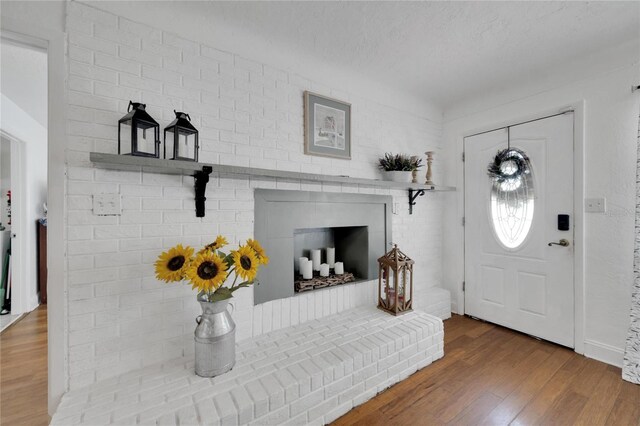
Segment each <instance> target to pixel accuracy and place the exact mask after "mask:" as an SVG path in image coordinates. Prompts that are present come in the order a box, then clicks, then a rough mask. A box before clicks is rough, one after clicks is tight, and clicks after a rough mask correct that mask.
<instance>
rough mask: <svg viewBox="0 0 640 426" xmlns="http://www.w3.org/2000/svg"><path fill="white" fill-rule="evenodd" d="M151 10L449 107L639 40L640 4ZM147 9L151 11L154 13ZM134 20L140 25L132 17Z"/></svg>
mask: <svg viewBox="0 0 640 426" xmlns="http://www.w3.org/2000/svg"><path fill="white" fill-rule="evenodd" d="M127 3H129V5H128V6H126V7H127V8H128V10H131V3H130V2H127ZM138 5H139V6H140V5H141V3H138ZM154 5H155V6H154V7H163V8H169V9H171V10H170V11H169V12H170V13H171V14H172V16H173V17H174V19H175V20H174V21H173V22H174V23H176V25H180V26H181V27H182V26H183V25H182V24H183V23H184V20H183V21H182V22H180V20H179V18H177V17H178V16H183V17H188V16H191V17H192V18H193V19H194V23H195V22H197V23H202V22H203V21H206V22H208V25H210V31H211V35H212V37H211V38H215V37H218V38H219V39H220V38H222V37H221V36H222V33H223V32H224V31H226V35H227V37H229V36H230V37H233V36H234V35H235V36H236V37H238V38H240V37H244V36H245V34H246V33H247V32H248V33H251V34H252V35H253V37H254V40H255V43H256V44H260V43H262V45H263V47H264V49H266V50H268V49H278V48H280V49H284V50H286V51H288V52H290V53H291V54H294V55H295V54H299V55H301V57H308V56H309V55H311V56H313V57H315V58H317V59H319V60H321V61H323V62H324V63H329V64H332V65H334V66H337V67H343V68H347V69H350V70H355V71H356V72H358V73H361V74H363V75H366V76H367V77H368V78H370V79H372V80H374V81H379V82H380V83H382V84H384V85H386V86H389V87H393V88H396V89H400V90H403V91H408V92H411V93H413V94H415V95H418V96H420V97H423V98H426V99H429V100H431V101H433V102H435V103H437V104H439V105H441V106H443V107H446V106H450V105H452V104H454V103H456V102H459V101H461V100H463V99H466V98H471V97H474V96H477V95H479V94H482V93H486V92H487V91H491V90H496V89H501V88H506V87H510V86H513V85H517V84H518V83H519V82H522V80H532V79H536V78H539V77H547V76H548V75H549V74H553V73H554V72H556V73H557V72H560V71H559V70H560V69H562V70H563V71H562V72H566V70H567V68H566V67H561V65H563V64H566V63H568V62H571V61H574V60H576V59H578V58H581V57H585V56H589V55H592V54H593V53H595V52H598V51H601V50H604V49H607V48H610V47H613V46H616V45H619V44H620V43H623V42H626V41H629V40H632V39H636V40H637V39H640V2H536V1H531V2H366V1H365V2H315V1H308V2H306V1H305V2H238V1H231V2H168V3H163V4H162V5H161V6H160V4H159V3H154ZM115 7H116V6H115V3H109V4H107V5H106V8H107V9H112V10H113V9H114V8H115ZM145 7H147V10H149V8H148V7H149V4H148V3H147V5H146V6H145ZM127 8H125V7H123V8H121V10H119V11H117V12H120V13H123V12H124V11H126V10H127ZM140 10H144V9H140ZM138 15H140V14H138ZM130 17H131V19H134V20H136V17H135V16H134V14H132V15H131V16H130ZM156 17H157V15H156ZM196 19H197V20H196ZM178 23H179V24H178ZM222 28H225V30H222ZM201 31H202V30H201ZM216 31H217V33H216ZM234 33H235V34H234ZM214 36H215V37H214ZM212 44H214V45H215V42H213V41H212Z"/></svg>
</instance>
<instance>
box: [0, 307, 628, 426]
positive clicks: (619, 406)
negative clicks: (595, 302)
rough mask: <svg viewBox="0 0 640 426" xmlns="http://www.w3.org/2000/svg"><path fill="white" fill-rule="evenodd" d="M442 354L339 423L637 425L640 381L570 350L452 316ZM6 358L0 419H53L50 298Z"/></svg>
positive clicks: (7, 336)
mask: <svg viewBox="0 0 640 426" xmlns="http://www.w3.org/2000/svg"><path fill="white" fill-rule="evenodd" d="M451 330H453V332H451ZM445 354H446V355H445V357H444V358H443V359H440V360H438V361H436V362H434V363H433V364H432V365H430V366H429V367H427V368H424V369H422V370H420V371H418V372H417V373H415V374H413V375H412V376H411V377H409V378H408V379H407V380H404V381H402V382H400V383H398V384H396V385H395V386H393V387H392V388H390V389H388V390H387V391H385V392H383V393H381V394H379V395H378V396H376V397H375V398H373V399H372V400H370V401H368V402H366V403H365V404H363V405H361V406H359V407H356V408H355V409H353V410H351V411H350V412H349V413H347V414H346V415H344V416H343V417H341V418H340V419H338V420H336V422H335V423H334V424H335V425H341V426H351V425H362V426H370V425H374V426H375V425H392V426H405V425H435V426H439V425H444V424H447V422H448V423H449V424H455V425H467V424H487V425H492V426H493V425H503V424H505V425H506V424H509V423H510V424H513V425H519V424H526V425H530V424H563V425H565V424H576V425H589V426H591V425H602V424H607V425H616V426H618V425H631V426H640V386H638V385H634V384H631V383H629V382H625V381H623V380H622V379H621V377H620V376H621V372H620V369H619V368H616V367H612V366H607V365H605V364H602V363H599V362H598V361H594V360H590V359H587V358H585V357H583V356H581V355H577V354H576V353H575V352H573V351H571V350H569V349H566V348H562V347H560V346H557V345H553V344H551V343H548V342H542V341H539V340H536V339H533V338H531V337H528V336H526V335H523V334H520V333H517V332H514V331H511V330H507V329H505V328H502V327H499V326H496V325H492V324H488V323H483V322H480V321H476V320H472V319H470V318H466V317H462V316H457V315H454V316H453V318H452V319H451V320H448V321H445ZM0 357H1V361H2V363H1V364H2V367H1V370H0V424H1V425H35V426H39V425H46V424H48V422H49V416H48V414H47V324H46V306H43V307H41V308H39V309H38V310H36V311H34V312H33V313H31V314H29V315H27V316H26V317H25V318H24V319H22V320H21V321H20V322H19V323H17V324H15V325H14V326H12V327H10V328H9V329H7V330H6V331H5V332H3V333H2V334H1V335H0Z"/></svg>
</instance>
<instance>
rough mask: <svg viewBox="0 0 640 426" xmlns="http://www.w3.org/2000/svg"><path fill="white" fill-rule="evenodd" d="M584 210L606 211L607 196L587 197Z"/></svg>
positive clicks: (588, 211) (591, 211)
mask: <svg viewBox="0 0 640 426" xmlns="http://www.w3.org/2000/svg"><path fill="white" fill-rule="evenodd" d="M584 211H585V212H587V213H606V211H607V199H606V198H587V199H585V200H584Z"/></svg>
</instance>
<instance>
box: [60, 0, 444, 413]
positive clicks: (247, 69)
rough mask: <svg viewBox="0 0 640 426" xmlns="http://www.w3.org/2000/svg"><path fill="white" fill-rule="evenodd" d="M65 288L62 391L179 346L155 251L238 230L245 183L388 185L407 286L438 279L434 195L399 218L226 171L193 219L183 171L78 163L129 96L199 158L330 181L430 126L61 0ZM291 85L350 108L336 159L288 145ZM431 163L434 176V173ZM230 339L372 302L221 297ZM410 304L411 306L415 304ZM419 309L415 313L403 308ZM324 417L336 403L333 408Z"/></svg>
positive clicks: (332, 296)
mask: <svg viewBox="0 0 640 426" xmlns="http://www.w3.org/2000/svg"><path fill="white" fill-rule="evenodd" d="M67 13H68V16H67V28H68V49H69V50H68V52H69V57H68V61H69V76H68V77H69V78H68V102H69V105H68V107H69V121H68V144H67V164H68V167H67V176H68V179H67V218H66V221H67V222H66V238H67V241H66V250H67V262H68V265H67V266H68V272H67V283H66V285H67V287H68V314H69V317H68V324H67V331H68V334H69V354H68V355H69V356H68V359H69V364H68V371H69V376H70V377H69V378H70V381H69V385H70V387H71V388H72V389H73V388H77V387H80V386H83V385H88V384H91V383H94V382H95V381H97V380H101V379H105V378H108V377H111V376H114V375H117V374H120V373H123V372H126V371H130V370H132V369H136V368H139V367H143V366H146V365H150V364H152V363H155V362H159V361H163V360H166V359H170V358H174V357H177V356H183V355H190V354H191V353H192V352H193V334H192V333H193V329H194V326H195V323H194V318H195V316H196V315H197V314H198V312H199V306H198V304H197V303H196V301H195V294H194V293H193V291H192V290H191V289H190V287H189V286H187V285H182V286H178V285H167V284H163V283H160V282H158V281H157V280H156V279H155V278H154V272H153V261H154V260H155V257H156V256H157V255H158V253H159V252H160V251H161V250H163V249H165V248H168V247H169V246H172V245H174V244H177V243H182V244H191V245H195V246H199V245H203V244H205V243H208V242H210V241H211V240H212V239H213V238H214V237H215V236H216V235H217V234H218V233H221V234H223V235H225V236H226V237H227V238H228V240H229V241H230V242H232V243H237V242H240V241H243V240H245V239H246V238H248V237H250V236H251V235H252V233H253V189H255V188H278V189H292V190H307V191H331V192H360V193H374V194H391V195H393V196H394V201H395V202H397V203H398V207H399V209H398V214H397V215H394V217H393V239H394V242H397V243H398V244H399V245H400V246H401V247H402V249H403V251H405V252H406V253H408V254H409V255H411V256H412V257H413V258H414V259H415V261H416V266H415V274H416V278H417V279H416V282H418V283H420V284H419V285H417V286H416V290H415V291H416V295H419V294H420V292H421V291H422V290H423V288H425V289H426V288H427V287H431V286H440V285H441V258H442V253H441V247H442V244H441V242H442V234H441V229H442V227H441V223H442V215H443V212H442V206H443V203H442V197H445V196H446V195H444V194H427V195H425V196H424V197H420V198H419V199H418V205H417V206H416V207H415V209H414V214H413V216H409V214H408V207H407V195H406V193H405V192H403V191H392V192H389V191H386V190H381V189H378V188H371V187H359V186H357V185H356V186H353V185H336V184H320V183H313V182H300V181H287V180H275V179H269V178H264V179H250V178H247V177H239V176H217V175H213V176H211V179H210V182H209V185H208V187H207V194H206V196H207V206H206V207H207V211H206V217H204V218H201V219H199V218H196V217H195V212H194V202H193V196H194V193H193V179H192V178H190V177H180V176H168V175H158V174H148V173H141V172H138V171H111V170H100V169H94V168H93V167H92V165H91V163H90V162H89V152H91V151H99V152H107V153H116V152H117V120H118V119H119V118H120V117H121V116H122V115H124V113H125V111H126V109H127V104H128V102H129V100H130V99H132V100H134V101H136V100H137V101H141V102H145V103H146V104H147V110H148V112H149V113H150V114H151V115H152V116H153V117H154V118H156V119H157V120H158V122H160V123H161V126H162V127H164V126H166V125H167V124H168V123H169V122H170V121H171V120H172V118H173V110H174V109H176V110H180V111H186V112H188V113H189V114H190V116H191V117H192V119H193V123H194V125H195V126H196V127H197V128H198V129H199V130H200V136H201V152H200V158H201V160H202V161H205V162H213V163H224V164H235V165H243V166H254V167H265V168H278V169H282V170H293V171H305V172H311V173H323V174H332V175H351V176H358V177H368V178H374V177H378V172H377V170H376V168H375V162H376V159H377V158H378V156H380V155H381V154H382V153H384V152H385V151H394V152H407V153H411V154H420V153H422V152H424V151H426V150H436V152H438V150H440V149H441V140H440V137H441V123H440V119H439V118H438V119H437V120H430V119H428V118H425V117H419V116H416V115H415V114H413V113H412V112H411V111H400V110H397V109H395V108H390V107H387V106H385V105H382V104H380V103H377V102H373V101H371V100H369V99H367V96H366V94H362V93H351V92H350V91H349V88H348V87H341V86H340V85H339V84H338V83H339V82H338V83H336V87H326V86H324V85H322V84H318V83H315V82H313V81H310V80H308V79H306V78H304V77H303V76H299V75H295V74H292V73H289V72H287V71H285V70H279V69H276V68H273V67H271V66H267V65H263V64H260V63H257V62H255V61H252V60H250V59H248V58H241V57H239V56H237V55H234V54H233V53H230V52H222V51H219V50H217V49H215V47H212V46H206V45H203V44H199V43H196V42H193V41H190V40H185V39H183V38H181V37H178V36H177V35H175V34H171V33H167V32H165V31H162V30H160V29H156V28H151V27H148V26H144V25H140V24H137V23H134V22H131V21H129V20H127V19H125V18H122V17H117V16H114V15H112V14H109V13H105V12H102V11H99V10H97V9H95V8H93V7H90V6H87V5H83V4H81V3H77V2H70V3H69V5H68V12H67ZM304 90H312V91H314V90H315V91H318V92H321V93H322V94H325V95H328V96H333V97H336V98H339V99H342V100H344V101H347V102H350V103H351V104H352V108H353V117H352V157H353V159H352V160H351V161H346V160H338V159H330V158H322V157H312V156H306V155H304V154H303V99H302V94H303V91H304ZM439 164H440V163H439V162H438V157H437V156H436V161H435V163H434V166H435V170H434V174H435V179H436V182H437V181H438V180H439V177H440V176H441V175H442V170H440V169H439ZM98 193H120V194H121V195H122V203H123V212H122V215H121V216H119V217H114V216H94V215H93V214H92V211H91V207H92V206H91V204H92V203H91V196H92V195H93V194H98ZM236 294H237V295H238V297H236V298H235V299H234V301H233V303H234V304H235V306H236V311H235V313H234V319H235V321H236V323H237V324H238V338H239V339H240V340H242V339H246V338H249V337H252V336H258V335H260V334H262V333H266V332H269V331H272V330H275V329H278V328H282V327H287V326H289V325H295V324H298V323H302V322H305V321H309V320H313V319H316V318H321V317H323V316H326V315H328V314H331V313H335V312H338V311H342V310H344V309H348V308H350V307H353V306H358V305H371V304H374V303H375V302H374V298H375V285H374V283H373V282H372V283H364V284H358V285H350V286H343V287H339V288H335V289H331V290H326V291H322V292H318V293H314V294H306V295H302V296H298V297H295V298H292V299H289V300H280V301H276V302H272V303H267V304H263V305H258V306H255V307H254V306H253V294H252V291H251V290H243V291H239V292H238V293H236ZM416 300H417V299H416ZM417 307H419V306H417ZM335 409H336V410H339V409H341V407H338V406H336V408H335Z"/></svg>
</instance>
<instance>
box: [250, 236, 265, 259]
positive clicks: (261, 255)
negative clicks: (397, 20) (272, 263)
mask: <svg viewBox="0 0 640 426" xmlns="http://www.w3.org/2000/svg"><path fill="white" fill-rule="evenodd" d="M247 245H248V246H249V247H251V248H252V249H253V251H254V252H255V254H256V257H257V258H258V262H259V263H260V264H261V265H267V264H269V256H267V252H265V251H264V249H263V248H262V246H261V245H260V243H259V242H258V241H257V240H252V239H251V238H249V239H248V240H247Z"/></svg>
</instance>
